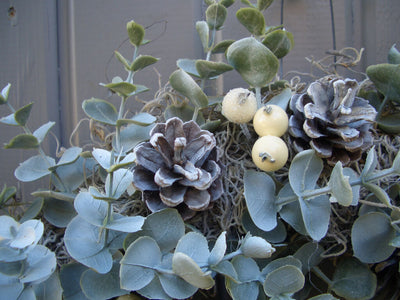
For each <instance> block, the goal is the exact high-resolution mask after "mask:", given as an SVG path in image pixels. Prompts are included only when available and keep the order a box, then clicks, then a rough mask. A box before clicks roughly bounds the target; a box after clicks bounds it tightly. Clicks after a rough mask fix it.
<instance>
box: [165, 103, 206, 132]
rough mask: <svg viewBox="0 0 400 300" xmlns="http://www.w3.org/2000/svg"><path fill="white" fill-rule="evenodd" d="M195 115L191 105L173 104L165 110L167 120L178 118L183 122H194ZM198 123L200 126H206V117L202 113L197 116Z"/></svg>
mask: <svg viewBox="0 0 400 300" xmlns="http://www.w3.org/2000/svg"><path fill="white" fill-rule="evenodd" d="M193 115H194V108H193V106H191V105H190V104H189V103H179V104H171V105H169V106H167V108H166V109H165V110H164V117H165V119H166V120H168V119H171V118H174V117H178V118H179V119H181V120H182V121H183V122H188V121H190V120H192V118H193ZM196 123H197V124H199V125H204V123H205V120H204V116H203V114H202V112H201V111H200V112H199V113H198V115H197V119H196ZM202 129H203V128H202Z"/></svg>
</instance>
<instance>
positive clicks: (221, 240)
mask: <svg viewBox="0 0 400 300" xmlns="http://www.w3.org/2000/svg"><path fill="white" fill-rule="evenodd" d="M225 252H226V231H223V232H222V233H221V234H220V235H219V236H218V238H217V240H216V241H215V244H214V247H213V248H212V250H211V253H210V256H209V257H208V264H209V265H216V264H218V263H220V262H221V260H222V259H223V257H224V255H225Z"/></svg>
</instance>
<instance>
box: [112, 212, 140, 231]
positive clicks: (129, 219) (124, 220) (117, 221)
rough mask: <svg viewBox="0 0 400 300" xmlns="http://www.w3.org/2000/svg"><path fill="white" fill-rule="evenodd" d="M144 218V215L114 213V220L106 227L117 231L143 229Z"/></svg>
mask: <svg viewBox="0 0 400 300" xmlns="http://www.w3.org/2000/svg"><path fill="white" fill-rule="evenodd" d="M144 220H145V218H144V217H142V216H123V215H120V214H117V213H113V215H112V220H111V221H110V222H108V224H107V225H106V226H105V227H106V228H108V229H112V230H116V231H122V232H135V231H139V230H140V229H141V227H142V225H143V222H144Z"/></svg>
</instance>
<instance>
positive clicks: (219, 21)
mask: <svg viewBox="0 0 400 300" xmlns="http://www.w3.org/2000/svg"><path fill="white" fill-rule="evenodd" d="M227 14H228V12H227V10H226V8H225V6H223V5H222V4H220V3H214V4H211V5H210V6H209V7H208V8H207V10H206V21H207V24H208V26H209V27H210V29H216V30H219V29H221V27H222V25H224V22H225V19H226V16H227Z"/></svg>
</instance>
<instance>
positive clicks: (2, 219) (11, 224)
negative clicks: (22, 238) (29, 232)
mask: <svg viewBox="0 0 400 300" xmlns="http://www.w3.org/2000/svg"><path fill="white" fill-rule="evenodd" d="M0 224H1V226H0V236H1V237H2V238H3V239H13V238H14V235H15V233H16V232H17V230H18V227H19V226H20V224H19V223H18V222H17V221H15V220H14V218H12V217H10V216H6V215H3V216H0ZM11 228H14V229H11Z"/></svg>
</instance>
